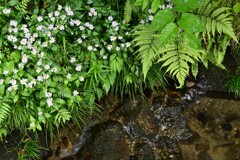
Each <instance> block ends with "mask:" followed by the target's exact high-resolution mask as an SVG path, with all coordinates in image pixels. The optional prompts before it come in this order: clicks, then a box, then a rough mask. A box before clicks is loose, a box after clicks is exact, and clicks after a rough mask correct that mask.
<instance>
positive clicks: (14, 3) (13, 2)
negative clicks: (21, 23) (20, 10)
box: [9, 0, 19, 6]
mask: <svg viewBox="0 0 240 160" xmlns="http://www.w3.org/2000/svg"><path fill="white" fill-rule="evenodd" d="M18 3H19V2H18V0H11V1H10V2H9V4H10V6H15V5H16V4H18Z"/></svg>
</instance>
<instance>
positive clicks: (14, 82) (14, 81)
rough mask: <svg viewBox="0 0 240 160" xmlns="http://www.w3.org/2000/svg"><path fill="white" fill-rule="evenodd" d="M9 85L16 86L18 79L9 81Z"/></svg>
mask: <svg viewBox="0 0 240 160" xmlns="http://www.w3.org/2000/svg"><path fill="white" fill-rule="evenodd" d="M9 83H11V84H12V86H13V85H16V84H17V81H16V79H11V80H10V81H9Z"/></svg>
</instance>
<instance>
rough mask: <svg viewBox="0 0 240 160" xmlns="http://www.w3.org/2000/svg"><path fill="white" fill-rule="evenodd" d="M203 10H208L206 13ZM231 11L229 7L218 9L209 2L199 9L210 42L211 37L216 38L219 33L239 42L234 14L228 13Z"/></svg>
mask: <svg viewBox="0 0 240 160" xmlns="http://www.w3.org/2000/svg"><path fill="white" fill-rule="evenodd" d="M203 9H206V12H204V10H203ZM229 10H230V8H228V7H220V8H216V7H215V6H214V5H213V4H212V3H211V2H210V1H209V0H208V1H206V2H205V3H203V5H202V7H200V8H199V10H198V14H199V16H200V18H201V20H202V21H203V24H205V28H206V32H205V35H207V37H208V39H209V40H210V39H211V36H213V37H215V34H216V32H218V33H219V34H222V33H224V34H226V35H229V36H230V37H231V38H233V39H234V40H235V41H236V42H237V37H236V36H235V33H234V30H233V17H232V12H228V11H229Z"/></svg>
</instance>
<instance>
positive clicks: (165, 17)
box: [151, 9, 175, 31]
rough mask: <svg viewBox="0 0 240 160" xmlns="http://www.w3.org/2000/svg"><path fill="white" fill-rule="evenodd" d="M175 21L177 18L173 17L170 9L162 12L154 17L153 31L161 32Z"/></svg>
mask: <svg viewBox="0 0 240 160" xmlns="http://www.w3.org/2000/svg"><path fill="white" fill-rule="evenodd" d="M174 19H175V16H174V15H173V13H172V11H171V10H170V9H164V10H160V11H158V12H157V13H156V14H155V15H154V17H153V21H152V24H151V29H153V30H155V31H160V30H162V29H163V28H164V27H165V26H166V25H167V24H169V23H171V22H173V21H174Z"/></svg>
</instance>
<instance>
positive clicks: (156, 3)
mask: <svg viewBox="0 0 240 160" xmlns="http://www.w3.org/2000/svg"><path fill="white" fill-rule="evenodd" d="M160 3H161V2H160V0H154V1H153V2H152V6H151V10H152V12H153V13H155V12H156V11H157V9H158V7H159V5H160Z"/></svg>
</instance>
